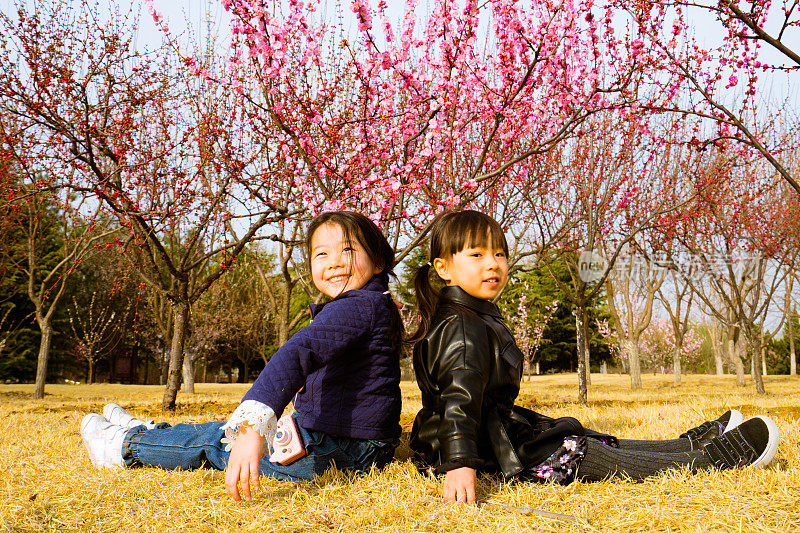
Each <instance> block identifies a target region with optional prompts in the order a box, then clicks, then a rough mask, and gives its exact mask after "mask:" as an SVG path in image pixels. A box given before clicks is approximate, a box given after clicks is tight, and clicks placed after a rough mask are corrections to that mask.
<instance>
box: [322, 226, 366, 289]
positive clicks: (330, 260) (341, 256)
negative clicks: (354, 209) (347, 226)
mask: <svg viewBox="0 0 800 533" xmlns="http://www.w3.org/2000/svg"><path fill="white" fill-rule="evenodd" d="M309 251H310V254H311V278H312V279H313V281H314V285H315V286H316V287H317V289H319V290H320V292H322V294H324V295H326V296H328V297H330V298H335V297H337V296H339V295H340V294H342V293H343V292H345V291H350V290H353V289H360V288H361V287H363V286H364V285H365V284H366V283H367V282H368V281H369V280H370V279H371V278H372V277H373V276H374V275H376V274H379V273H380V272H381V269H380V268H378V267H377V266H375V264H373V262H372V261H371V260H370V258H369V256H368V255H367V253H366V252H365V251H364V248H363V247H362V246H361V244H359V243H358V241H357V240H356V239H351V240H350V241H349V242H348V241H347V240H346V239H345V235H344V232H343V231H342V228H341V226H339V225H338V224H323V225H321V226H319V227H318V228H317V229H316V230H315V231H314V234H313V235H312V236H311V246H310V250H309Z"/></svg>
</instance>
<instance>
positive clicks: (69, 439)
mask: <svg viewBox="0 0 800 533" xmlns="http://www.w3.org/2000/svg"><path fill="white" fill-rule="evenodd" d="M592 379H593V385H592V387H591V389H590V404H589V405H588V406H585V407H578V406H576V405H575V404H574V402H573V400H574V397H575V380H576V376H575V375H562V376H547V377H536V378H534V380H533V381H532V382H530V383H525V384H524V387H523V390H522V393H521V395H520V399H519V400H518V403H520V404H521V405H524V406H526V407H530V408H533V409H536V410H539V411H541V412H543V413H546V414H551V415H565V414H569V415H571V416H575V417H576V418H578V419H580V420H582V421H584V422H585V423H586V424H587V425H591V426H593V427H595V428H596V429H599V430H602V431H607V432H610V433H614V434H617V435H620V436H624V437H627V438H649V439H655V438H674V437H675V436H676V435H677V434H678V433H680V431H682V430H683V429H686V428H688V427H691V426H693V425H696V424H697V423H699V422H701V421H703V420H705V419H708V418H711V417H715V416H716V415H718V414H719V413H720V412H721V411H722V410H724V409H726V408H728V407H736V408H737V409H739V410H741V411H742V412H743V413H744V414H745V416H752V415H755V414H759V413H767V414H770V415H771V416H773V417H774V418H775V420H776V421H777V422H778V425H779V427H780V429H781V433H782V435H781V436H782V441H781V445H780V448H779V450H778V455H777V458H776V462H775V464H774V465H773V466H772V467H771V468H769V469H767V470H736V471H728V472H707V473H702V474H698V475H691V474H689V473H687V472H684V471H678V472H671V473H669V474H665V475H661V476H658V477H654V478H652V479H651V480H649V481H647V482H645V483H638V484H635V483H628V482H618V481H611V482H604V483H573V484H572V485H570V486H568V487H560V486H554V485H537V484H529V483H512V484H506V483H501V482H499V481H498V480H496V479H491V478H483V479H481V481H480V484H479V496H480V498H481V499H482V500H485V501H488V502H492V503H497V504H504V505H512V506H522V507H536V508H539V509H543V510H547V511H552V512H558V513H567V514H572V515H580V516H585V517H587V518H588V519H589V521H590V525H589V526H588V527H583V528H581V527H576V526H575V524H572V523H568V522H564V521H559V520H554V519H550V518H543V517H537V516H525V515H522V514H519V513H516V512H513V511H505V510H498V509H488V508H465V507H463V506H454V505H449V504H446V503H444V502H443V501H442V500H441V499H440V498H439V497H438V496H437V493H438V491H439V490H440V489H441V486H440V484H438V483H437V482H436V481H435V480H431V479H428V478H425V477H423V476H420V475H419V474H417V472H416V471H415V469H414V468H413V467H412V466H411V465H410V463H409V462H408V461H406V460H402V457H404V456H407V453H408V450H407V447H401V449H400V450H399V451H398V455H399V456H400V457H401V460H400V461H398V462H396V463H395V464H392V465H391V466H390V467H389V468H387V469H386V470H384V471H382V472H374V473H372V474H370V475H365V476H355V475H345V474H342V473H337V472H329V473H328V474H326V475H325V476H324V477H322V478H320V479H318V480H317V481H315V482H313V483H309V484H295V483H289V482H280V481H273V480H263V481H262V490H261V491H260V492H258V493H257V495H256V496H255V499H254V500H253V501H252V502H246V503H242V504H237V503H235V502H233V501H232V500H231V499H230V498H229V497H228V495H227V493H226V492H225V490H224V487H223V486H222V481H223V474H222V473H221V472H215V471H209V470H201V471H195V472H174V471H164V470H158V469H152V468H143V469H132V470H114V471H99V470H96V469H94V468H93V467H92V465H91V463H90V462H89V459H88V457H87V455H86V453H85V451H84V449H83V445H82V442H81V439H80V435H79V431H78V425H79V423H80V420H81V418H82V417H83V415H84V414H86V413H87V412H90V411H94V412H99V411H100V410H101V409H102V407H103V405H104V404H105V403H107V402H108V401H116V402H118V403H120V404H122V405H123V406H125V407H127V408H129V409H130V410H131V411H133V412H134V413H135V414H139V415H142V416H147V417H155V418H157V419H158V420H166V421H167V422H171V423H176V422H205V421H209V420H218V419H223V418H225V417H226V416H227V415H228V414H229V413H230V411H231V410H232V409H233V408H234V407H235V405H236V404H237V403H238V400H239V398H240V397H241V396H242V394H243V393H244V392H245V390H246V388H247V387H246V386H244V385H211V384H199V385H197V390H198V394H196V395H193V396H187V395H181V396H180V397H179V402H180V406H179V409H178V411H177V412H175V413H174V414H170V415H168V416H163V415H162V414H161V413H160V411H159V404H160V398H161V393H162V389H161V388H160V387H155V386H152V387H150V386H125V385H89V386H86V385H82V386H69V385H49V386H48V389H47V390H48V395H47V397H46V398H45V400H43V401H40V402H34V401H32V400H30V393H31V392H32V386H27V385H20V386H17V385H5V386H0V396H2V400H3V401H2V406H0V531H15V532H16V531H19V532H21V531H170V532H175V531H209V532H211V531H223V532H224V531H258V532H269V531H281V532H283V531H286V532H294V531H337V532H338V531H346V532H355V531H387V532H388V531H391V532H395V531H430V532H447V531H487V532H502V533H510V532H515V531H574V530H585V531H780V532H784V531H791V530H796V529H798V528H800V504H798V498H800V461H798V451H800V449H798V446H800V402H798V399H800V379H796V378H795V379H790V378H788V377H769V378H767V383H766V385H767V390H768V391H769V394H767V395H765V396H757V395H756V394H755V393H754V392H752V386H750V387H748V388H737V387H736V386H735V385H734V383H733V379H732V378H716V377H710V376H690V377H688V378H687V379H686V380H685V383H684V384H683V385H682V386H680V387H676V386H674V385H672V383H671V381H670V380H671V377H670V376H645V377H644V389H643V390H642V391H639V392H631V391H630V390H629V389H628V380H627V377H625V376H598V375H594V376H592ZM403 394H404V398H403V399H404V405H403V419H402V425H403V428H404V431H406V432H407V431H409V430H410V427H411V421H412V420H413V416H414V414H415V412H416V410H417V409H418V408H419V399H418V392H417V389H416V386H415V384H413V383H404V384H403ZM407 437H408V435H407V433H406V434H404V438H405V439H406V440H407Z"/></svg>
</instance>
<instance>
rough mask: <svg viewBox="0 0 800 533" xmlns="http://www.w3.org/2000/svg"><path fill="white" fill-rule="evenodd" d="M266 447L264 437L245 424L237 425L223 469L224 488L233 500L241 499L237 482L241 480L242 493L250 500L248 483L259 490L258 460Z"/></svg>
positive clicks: (262, 455)
mask: <svg viewBox="0 0 800 533" xmlns="http://www.w3.org/2000/svg"><path fill="white" fill-rule="evenodd" d="M265 451H266V448H265V446H264V437H262V436H261V435H260V434H259V433H258V431H256V430H254V429H253V428H252V427H250V426H249V425H247V424H241V425H240V426H239V433H238V434H237V435H236V440H235V441H234V443H233V448H232V449H231V455H230V457H229V459H228V468H226V469H225V488H226V489H227V490H228V494H230V495H231V496H232V497H233V499H234V500H236V501H237V502H238V501H241V499H242V498H241V497H240V496H239V482H240V481H241V482H242V495H243V496H244V499H245V500H247V501H250V499H251V496H250V483H251V481H252V485H253V489H255V490H259V489H260V488H261V485H260V484H259V481H258V462H259V461H260V460H261V458H262V457H264V453H265Z"/></svg>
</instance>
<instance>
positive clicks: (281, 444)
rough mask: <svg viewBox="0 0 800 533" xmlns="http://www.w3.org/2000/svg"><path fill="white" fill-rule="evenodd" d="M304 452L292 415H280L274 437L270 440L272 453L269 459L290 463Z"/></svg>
mask: <svg viewBox="0 0 800 533" xmlns="http://www.w3.org/2000/svg"><path fill="white" fill-rule="evenodd" d="M305 454H306V449H305V447H304V446H303V440H302V439H301V438H300V431H298V429H297V424H296V423H295V421H294V418H293V417H292V415H286V416H282V417H281V418H280V420H278V427H277V431H276V432H275V438H274V439H273V440H272V453H271V454H270V456H269V460H270V461H272V462H273V463H280V464H282V465H288V464H292V463H293V462H295V461H297V460H298V459H300V458H301V457H303V456H304V455H305Z"/></svg>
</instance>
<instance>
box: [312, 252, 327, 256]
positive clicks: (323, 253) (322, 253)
mask: <svg viewBox="0 0 800 533" xmlns="http://www.w3.org/2000/svg"><path fill="white" fill-rule="evenodd" d="M324 255H328V254H327V253H326V252H318V253H317V255H315V256H314V257H322V256H324Z"/></svg>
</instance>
